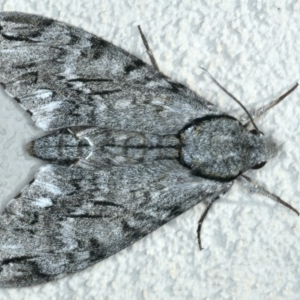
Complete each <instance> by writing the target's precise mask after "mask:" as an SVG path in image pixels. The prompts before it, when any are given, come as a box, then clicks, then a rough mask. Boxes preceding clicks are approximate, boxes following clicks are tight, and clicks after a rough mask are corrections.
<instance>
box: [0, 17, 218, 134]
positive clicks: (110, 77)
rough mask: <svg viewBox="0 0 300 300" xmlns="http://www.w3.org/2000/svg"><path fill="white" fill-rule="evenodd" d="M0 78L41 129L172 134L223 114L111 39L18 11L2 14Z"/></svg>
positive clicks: (0, 24) (0, 21)
mask: <svg viewBox="0 0 300 300" xmlns="http://www.w3.org/2000/svg"><path fill="white" fill-rule="evenodd" d="M0 83H1V84H2V85H3V86H4V87H5V89H6V91H7V92H8V93H9V94H11V95H12V96H13V97H14V98H16V99H17V100H18V101H19V102H20V104H21V105H22V107H24V108H25V109H26V110H28V112H29V113H30V114H32V118H33V120H34V122H35V123H36V125H37V126H38V127H40V128H42V129H44V130H46V131H48V130H53V129H58V128H64V127H71V126H98V127H101V128H107V129H123V130H137V128H138V129H139V131H144V132H149V133H155V134H177V133H178V131H179V130H180V129H181V128H182V125H183V124H187V123H189V122H191V121H192V120H193V119H195V118H199V117H202V116H204V115H206V114H219V113H220V112H219V111H218V109H217V108H216V107H215V106H214V105H212V104H211V103H209V102H207V101H206V100H205V99H203V98H201V97H199V96H197V95H196V94H195V93H194V92H192V91H190V90H189V89H187V88H186V87H184V86H183V85H181V84H178V83H176V82H174V81H172V80H170V79H169V78H167V77H166V76H164V75H163V74H162V73H160V72H158V71H156V70H155V69H154V68H153V67H151V66H149V65H147V64H145V63H144V62H143V61H141V60H140V59H138V58H136V57H135V56H133V55H130V54H129V53H127V52H126V51H124V50H122V49H120V48H118V47H116V46H114V45H112V44H111V43H109V42H107V41H105V40H103V39H101V38H99V37H96V36H94V35H92V34H90V33H87V32H85V31H83V30H81V29H79V28H75V27H71V26H68V25H66V24H64V23H61V22H57V21H53V20H51V19H47V18H44V17H40V16H34V15H28V14H23V13H15V12H1V13H0ZM66 115H67V116H68V117H67V118H66Z"/></svg>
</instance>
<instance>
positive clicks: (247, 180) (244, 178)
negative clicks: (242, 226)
mask: <svg viewBox="0 0 300 300" xmlns="http://www.w3.org/2000/svg"><path fill="white" fill-rule="evenodd" d="M240 177H241V178H242V181H243V183H244V185H245V186H246V187H247V188H248V189H249V190H250V191H251V192H255V193H259V194H262V195H264V196H267V197H268V198H270V199H273V200H275V201H276V202H278V203H280V204H282V205H284V206H285V207H287V208H289V209H290V210H292V211H293V212H295V213H296V214H297V215H298V216H299V215H300V213H299V211H298V210H297V209H296V208H294V207H292V206H291V205H290V204H288V203H287V202H285V201H283V200H282V199H281V198H279V197H278V196H276V195H274V194H272V193H270V192H269V191H267V190H266V189H265V188H263V187H262V186H260V185H258V184H257V183H254V182H253V181H252V179H251V178H250V177H248V176H245V175H241V176H240Z"/></svg>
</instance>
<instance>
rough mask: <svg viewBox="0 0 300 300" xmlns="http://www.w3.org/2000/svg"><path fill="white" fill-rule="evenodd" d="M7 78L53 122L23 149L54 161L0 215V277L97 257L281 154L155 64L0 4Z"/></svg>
mask: <svg viewBox="0 0 300 300" xmlns="http://www.w3.org/2000/svg"><path fill="white" fill-rule="evenodd" d="M0 84H1V85H2V86H3V87H4V89H5V90H6V91H7V93H8V94H9V95H11V96H12V97H13V98H14V99H15V100H16V101H18V102H19V103H20V105H21V106H22V107H23V108H24V109H25V110H26V111H27V112H28V113H29V114H30V115H31V117H32V119H33V121H34V122H35V124H36V126H38V127H39V128H42V129H43V130H45V131H46V132H47V134H46V135H45V136H44V137H42V138H40V139H38V140H35V141H33V142H31V143H30V144H29V145H28V151H29V152H30V154H32V155H34V156H36V157H38V158H41V159H43V160H46V161H47V162H49V164H48V165H46V166H44V167H41V168H40V170H39V171H38V173H37V174H36V176H35V178H34V180H33V181H32V182H31V183H30V184H28V185H27V186H26V187H25V188H24V189H23V190H22V191H21V193H20V194H19V195H18V196H16V197H15V199H13V200H12V201H11V202H9V204H8V205H7V206H6V208H5V211H4V212H3V214H2V215H1V218H0V228H1V242H0V266H1V267H0V285H1V286H2V287H21V286H29V285H35V284H39V283H44V282H48V281H50V280H54V279H58V278H61V277H64V276H66V275H68V274H71V273H74V272H77V271H80V270H82V269H84V268H86V267H88V266H91V265H93V264H94V263H96V262H98V261H100V260H102V259H104V258H106V257H109V256H111V255H113V254H115V253H117V252H118V251H120V250H121V249H123V248H125V247H127V246H129V245H131V244H133V243H134V242H136V241H137V240H139V239H141V238H142V237H144V236H146V235H147V234H149V233H151V232H152V231H153V230H155V229H156V228H158V227H160V226H162V225H163V224H164V223H166V222H168V221H169V220H171V219H173V218H174V217H176V216H178V215H179V214H181V213H183V212H184V211H186V210H188V209H189V208H191V207H193V206H194V205H196V204H197V203H199V202H201V201H205V202H206V203H208V207H210V206H211V204H212V203H213V202H214V201H215V200H216V199H217V198H218V197H219V196H220V195H222V194H224V193H226V192H227V191H228V190H229V189H230V188H231V186H232V184H233V182H234V180H235V179H237V178H243V180H244V181H246V182H247V183H248V184H250V185H251V180H250V179H249V178H248V177H246V176H244V175H243V173H244V172H245V171H247V170H248V169H250V168H255V167H259V166H261V165H262V164H264V162H266V161H267V160H268V159H270V158H272V157H273V156H274V155H275V153H276V151H275V149H276V147H275V145H274V143H273V142H272V140H271V139H268V138H266V137H265V136H264V135H262V134H260V133H258V132H257V131H251V130H250V131H249V130H248V129H247V126H246V125H248V124H246V123H244V124H242V123H241V122H240V121H238V120H237V119H236V118H234V117H232V116H229V115H227V114H225V113H224V112H222V111H221V110H220V109H219V108H218V107H217V106H215V105H213V104H211V103H210V102H208V101H207V100H205V99H203V98H202V97H200V96H198V95H197V94H195V93H194V92H193V91H191V90H189V89H188V88H187V87H185V86H183V85H182V84H179V83H177V82H175V81H173V80H171V79H170V78H168V77H166V76H165V75H163V74H162V73H161V72H160V71H159V70H157V68H154V67H153V66H150V65H148V64H146V63H144V62H143V61H142V60H140V59H138V58H137V57H135V56H133V55H131V54H129V53H127V52H126V51H124V50H122V49H120V48H118V47H116V46H114V45H113V44H111V43H109V42H107V41H105V40H103V39H101V38H99V37H97V36H95V35H93V34H90V33H88V32H86V31H84V30H82V29H79V28H76V27H72V26H69V25H66V24H64V23H61V22H57V21H54V20H51V19H48V18H45V17H41V16H35V15H29V14H25V13H17V12H1V13H0ZM243 176H244V177H243ZM256 189H257V191H260V192H265V193H267V192H266V191H264V190H263V189H262V188H259V187H257V186H256ZM269 196H270V197H273V198H275V200H278V199H279V198H278V197H277V198H276V196H274V195H272V194H270V195H269ZM285 205H286V206H288V205H287V204H285ZM206 212H207V211H206ZM296 212H297V211H296ZM205 214H206V213H205ZM202 221H203V218H201V220H200V221H199V225H198V235H200V228H201V224H202Z"/></svg>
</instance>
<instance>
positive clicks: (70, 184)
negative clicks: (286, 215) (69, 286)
mask: <svg viewBox="0 0 300 300" xmlns="http://www.w3.org/2000/svg"><path fill="white" fill-rule="evenodd" d="M230 187H231V183H220V182H215V181H212V180H206V179H202V178H199V177H194V176H192V175H191V174H190V172H189V171H188V170H187V169H185V168H184V167H183V166H181V165H180V164H179V163H178V162H177V161H163V162H151V163H149V164H144V165H143V164H138V165H131V166H123V167H110V168H104V169H102V170H98V171H94V170H93V171H90V170H86V169H81V168H67V167H62V166H53V165H48V166H45V167H42V168H41V169H40V171H39V172H38V173H37V175H36V177H35V180H34V181H33V182H32V183H31V184H29V185H28V186H26V187H25V188H24V189H23V191H22V193H21V194H20V196H19V197H17V198H16V199H14V200H12V201H11V202H10V203H9V204H8V206H7V207H6V209H5V211H4V213H3V214H2V216H1V220H0V226H1V244H0V251H1V252H0V260H1V271H0V282H1V285H2V286H3V287H18V286H27V285H33V284H37V283H42V282H46V281H49V280H52V279H56V278H61V277H63V276H66V275H67V274H70V273H73V272H76V271H79V270H82V269H84V268H86V267H88V266H90V265H92V264H94V263H96V262H98V261H100V260H102V259H104V258H106V257H108V256H110V255H112V254H114V253H116V252H118V251H120V250H121V249H123V248H125V247H127V246H129V245H131V244H132V243H134V242H135V241H137V240H139V239H141V238H142V237H144V236H145V235H147V234H149V233H150V232H152V231H153V230H155V229H156V228H158V227H160V226H161V225H163V224H164V223H166V222H168V221H169V220H171V219H172V218H174V217H176V216H177V215H179V214H181V213H182V212H184V211H186V210H188V209H189V208H190V207H192V206H194V205H195V204H197V203H198V202H200V201H202V200H204V199H205V200H206V201H213V200H215V199H216V198H217V197H218V196H219V195H220V194H222V193H225V192H226V191H227V190H228V189H229V188H230Z"/></svg>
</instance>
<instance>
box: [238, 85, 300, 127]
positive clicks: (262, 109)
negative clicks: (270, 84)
mask: <svg viewBox="0 0 300 300" xmlns="http://www.w3.org/2000/svg"><path fill="white" fill-rule="evenodd" d="M297 86H298V83H296V84H295V85H294V86H293V87H292V88H290V89H289V90H288V91H287V92H285V93H284V94H282V95H281V96H280V97H279V98H277V99H275V100H273V101H271V102H270V103H268V104H266V105H264V106H262V107H260V108H257V109H255V110H253V111H250V114H251V116H252V118H253V119H256V118H258V117H261V116H262V115H264V114H265V113H266V112H267V111H268V110H269V109H270V108H272V107H274V106H275V105H277V104H278V103H280V102H281V101H282V100H283V99H285V98H286V97H287V96H288V95H289V94H291V93H292V92H293V91H294V90H295V89H296V88H297ZM250 122H251V120H250V119H249V117H248V116H247V115H245V116H243V117H242V118H241V123H242V124H243V125H244V126H245V127H247V126H248V125H249V124H250Z"/></svg>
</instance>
